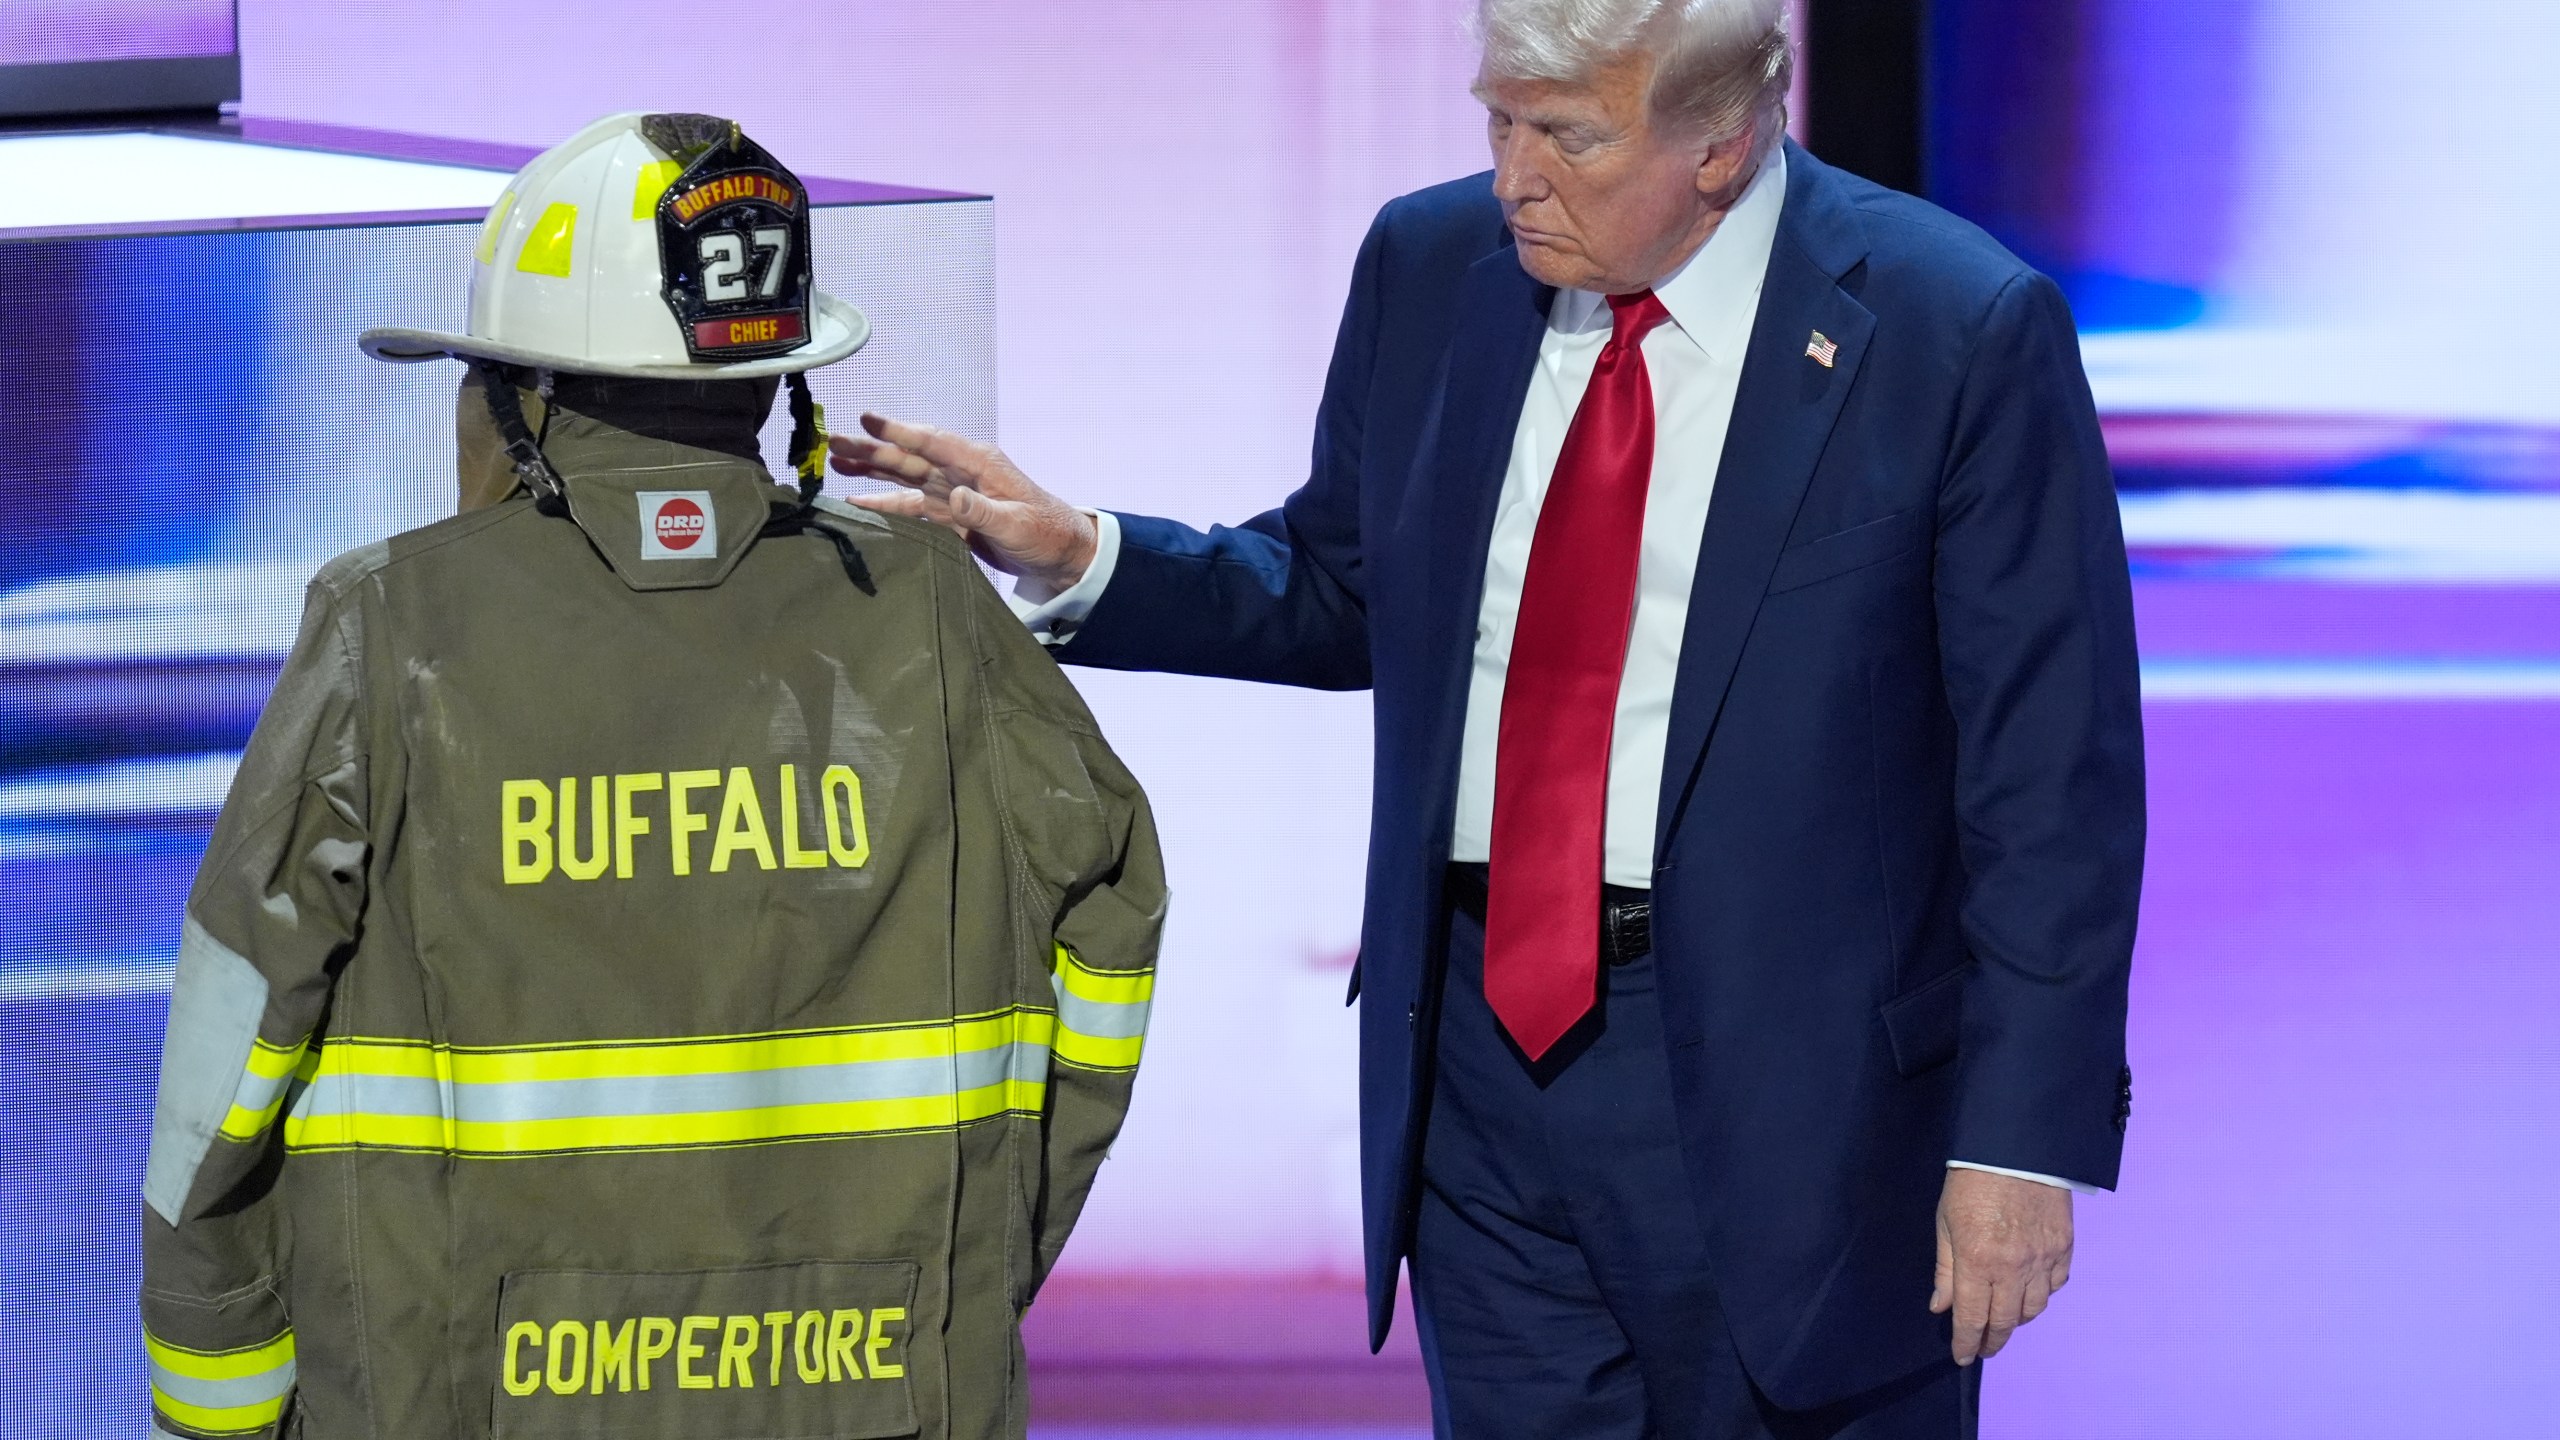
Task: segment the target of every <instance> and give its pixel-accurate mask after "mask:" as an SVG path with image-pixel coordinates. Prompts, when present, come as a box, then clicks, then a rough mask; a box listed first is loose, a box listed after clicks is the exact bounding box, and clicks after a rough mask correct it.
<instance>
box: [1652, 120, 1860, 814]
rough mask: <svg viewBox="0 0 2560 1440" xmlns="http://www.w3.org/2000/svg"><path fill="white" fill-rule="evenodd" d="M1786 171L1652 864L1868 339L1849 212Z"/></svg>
mask: <svg viewBox="0 0 2560 1440" xmlns="http://www.w3.org/2000/svg"><path fill="white" fill-rule="evenodd" d="M1787 163H1788V168H1789V174H1788V183H1787V200H1786V208H1785V210H1784V212H1783V213H1782V215H1781V217H1780V219H1779V222H1778V236H1777V244H1776V245H1775V247H1774V248H1773V249H1772V251H1771V252H1770V256H1769V273H1768V278H1767V279H1766V280H1765V281H1764V282H1763V284H1762V286H1761V290H1760V313H1759V316H1758V318H1757V319H1756V320H1754V321H1753V323H1752V330H1751V344H1750V348H1749V350H1748V351H1746V352H1745V354H1744V357H1743V363H1742V383H1741V388H1740V390H1739V391H1738V392H1737V393H1736V395H1735V397H1734V405H1733V424H1732V427H1731V429H1730V430H1729V431H1728V432H1727V433H1726V437H1725V447H1724V458H1723V461H1722V463H1721V465H1720V466H1719V467H1718V469H1717V471H1716V489H1715V497H1714V499H1713V500H1712V501H1711V502H1710V503H1709V505H1708V507H1707V526H1706V534H1705V537H1704V539H1703V540H1702V541H1701V542H1700V544H1699V548H1698V571H1697V579H1696V580H1695V582H1694V583H1693V584H1692V585H1691V587H1690V591H1689V617H1688V623H1687V627H1686V629H1685V630H1684V631H1683V632H1682V635H1681V641H1680V674H1679V678H1678V680H1677V681H1676V682H1675V683H1674V685H1673V688H1672V697H1671V725H1670V734H1669V737H1668V741H1667V743H1666V745H1665V747H1664V751H1663V757H1662V803H1661V809H1660V812H1659V815H1660V820H1659V823H1658V825H1657V826H1656V829H1655V840H1654V859H1655V863H1656V864H1659V863H1660V862H1661V859H1662V855H1663V853H1664V852H1665V850H1667V848H1668V847H1669V846H1670V843H1671V837H1672V835H1673V833H1674V831H1675V830H1676V828H1677V826H1678V824H1679V821H1680V817H1681V812H1682V811H1683V809H1684V808H1685V807H1686V806H1687V804H1688V797H1689V792H1690V789H1691V787H1692V786H1693V785H1694V784H1695V783H1696V779H1697V773H1698V767H1699V765H1700V763H1701V762H1703V761H1704V759H1705V758H1706V750H1707V741H1708V738H1709V737H1710V736H1711V735H1712V734H1713V733H1714V731H1715V724H1716V717H1717V715H1718V714H1719V713H1720V712H1721V711H1722V709H1723V707H1724V697H1725V693H1726V691H1727V689H1728V688H1729V687H1730V686H1731V685H1732V683H1733V671H1734V666H1735V665H1736V664H1738V663H1739V662H1740V660H1741V658H1742V646H1743V642H1744V640H1745V639H1747V638H1748V637H1749V635H1750V633H1751V625H1752V622H1753V620H1755V619H1756V618H1757V617H1758V615H1759V613H1760V599H1761V596H1762V594H1763V592H1765V591H1766V590H1767V588H1768V585H1769V574H1770V571H1771V570H1772V569H1773V568H1774V567H1775V566H1776V565H1777V561H1778V552H1779V550H1780V549H1781V548H1783V547H1784V545H1785V543H1786V538H1787V533H1788V531H1789V530H1790V529H1791V528H1792V527H1793V526H1794V524H1795V516H1796V510H1797V507H1798V505H1799V504H1800V503H1801V502H1802V501H1803V499H1804V493H1805V487H1806V486H1807V485H1808V484H1809V483H1811V481H1812V479H1813V472H1814V467H1815V466H1816V465H1817V464H1818V463H1820V461H1821V459H1822V451H1823V447H1824V446H1825V445H1826V444H1827V443H1828V442H1829V440H1830V438H1831V428H1832V425H1833V423H1834V422H1835V421H1837V420H1838V419H1839V417H1840V407H1841V404H1842V402H1843V401H1844V400H1846V399H1847V398H1848V394H1849V390H1850V387H1852V386H1853V385H1855V384H1856V383H1857V379H1858V370H1859V367H1860V366H1861V365H1862V364H1864V363H1865V360H1866V355H1867V344H1868V341H1869V339H1870V338H1871V337H1872V336H1873V334H1874V332H1875V316H1874V314H1873V313H1872V312H1870V311H1869V310H1868V309H1867V308H1866V307H1865V306H1863V305H1860V304H1859V303H1858V302H1857V301H1856V300H1854V299H1852V298H1851V297H1850V296H1849V295H1848V294H1847V293H1846V292H1844V291H1843V290H1842V289H1841V288H1840V285H1839V280H1840V278H1841V277H1842V276H1844V275H1846V274H1848V273H1849V272H1850V271H1851V270H1854V269H1855V268H1856V267H1857V264H1858V262H1859V260H1860V259H1862V258H1863V257H1864V254H1865V245H1864V241H1863V238H1862V237H1861V235H1860V233H1859V228H1858V225H1857V221H1856V218H1855V215H1854V212H1852V211H1850V210H1849V208H1848V207H1847V206H1845V205H1841V204H1837V203H1835V202H1834V197H1833V195H1832V193H1831V192H1832V190H1833V188H1834V187H1835V186H1836V185H1837V184H1838V181H1837V180H1836V179H1834V178H1833V177H1832V175H1831V172H1830V171H1829V170H1828V168H1827V167H1825V166H1823V165H1822V164H1821V162H1819V161H1817V160H1815V159H1813V158H1812V157H1811V156H1810V155H1807V154H1806V153H1805V152H1803V151H1802V150H1799V149H1796V148H1795V147H1794V146H1792V145H1790V146H1789V147H1788V153H1787ZM1817 333H1819V334H1821V335H1823V336H1825V337H1828V338H1829V339H1830V340H1832V341H1833V342H1835V343H1836V344H1837V345H1838V346H1839V349H1838V351H1837V353H1836V355H1835V357H1834V359H1833V362H1832V364H1830V365H1829V366H1825V365H1823V364H1822V363H1820V362H1819V361H1817V360H1815V359H1814V358H1813V357H1812V356H1810V355H1808V354H1807V353H1806V351H1807V347H1808V346H1809V345H1811V344H1812V342H1813V337H1814V335H1815V334H1817Z"/></svg>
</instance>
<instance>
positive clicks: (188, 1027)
mask: <svg viewBox="0 0 2560 1440" xmlns="http://www.w3.org/2000/svg"><path fill="white" fill-rule="evenodd" d="M266 1013H267V980H266V977H265V976H263V975H260V974H259V973H258V971H257V968H256V967H255V966H253V965H251V964H250V963H249V962H248V961H246V960H244V959H242V958H241V957H240V955H239V953H238V952H237V951H234V950H233V949H232V948H231V947H229V946H227V945H225V944H223V943H222V942H221V941H219V940H216V939H214V938H213V936H212V935H211V934H209V933H207V931H206V930H205V928H204V927H203V926H202V925H199V924H197V923H196V919H195V917H194V916H192V915H190V916H188V917H187V924H186V930H185V933H184V936H183V938H182V939H181V940H180V941H179V944H178V974H177V979H176V981H175V982H174V984H172V986H171V987H170V990H169V1033H168V1035H167V1037H166V1038H165V1039H163V1040H162V1041H161V1044H160V1093H159V1098H158V1099H157V1100H155V1101H154V1102H153V1103H152V1108H151V1152H150V1157H149V1158H148V1160H146V1161H145V1162H144V1165H143V1172H142V1199H143V1202H144V1203H145V1204H148V1205H149V1206H150V1207H151V1208H152V1209H153V1210H155V1211H157V1212H159V1215H160V1218H161V1219H163V1220H166V1221H168V1222H169V1223H170V1224H172V1225H175V1224H177V1223H178V1217H179V1216H180V1214H181V1213H183V1212H184V1211H185V1209H186V1204H187V1192H188V1191H189V1190H192V1189H193V1188H195V1183H196V1171H197V1170H199V1169H201V1168H202V1167H203V1165H204V1157H205V1152H206V1151H207V1150H208V1149H210V1148H211V1147H212V1145H213V1137H214V1136H215V1135H216V1134H218V1133H220V1132H221V1129H222V1122H223V1119H224V1117H226V1116H228V1115H229V1114H230V1113H231V1105H232V1102H233V1101H234V1100H235V1099H236V1098H238V1096H239V1093H240V1085H241V1081H242V1080H243V1079H244V1078H245V1077H246V1076H247V1074H248V1069H249V1052H250V1050H251V1048H252V1047H253V1046H255V1045H256V1043H257V1039H258V1023H259V1021H260V1020H261V1019H263V1018H264V1017H265V1015H266Z"/></svg>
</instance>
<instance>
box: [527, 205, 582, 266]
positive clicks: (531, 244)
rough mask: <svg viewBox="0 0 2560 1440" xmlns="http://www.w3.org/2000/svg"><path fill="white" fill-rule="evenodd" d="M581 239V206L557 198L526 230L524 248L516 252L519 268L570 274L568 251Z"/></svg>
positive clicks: (544, 208)
mask: <svg viewBox="0 0 2560 1440" xmlns="http://www.w3.org/2000/svg"><path fill="white" fill-rule="evenodd" d="M577 239H578V207H577V206H575V205H572V204H570V203H569V202H568V201H566V200H554V201H552V202H551V203H550V204H549V205H547V206H545V207H543V211H542V218H541V219H539V220H536V221H534V222H533V228H532V229H530V230H528V231H526V232H525V237H524V249H523V250H521V251H519V252H518V253H517V255H516V268H517V269H518V270H521V271H523V272H524V273H525V274H527V275H557V276H559V277H560V278H561V279H563V280H566V279H568V278H569V255H570V252H571V250H572V249H573V248H575V246H576V244H577Z"/></svg>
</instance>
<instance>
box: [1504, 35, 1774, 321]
mask: <svg viewBox="0 0 2560 1440" xmlns="http://www.w3.org/2000/svg"><path fill="white" fill-rule="evenodd" d="M1652 76H1653V59H1652V57H1651V56H1649V55H1646V54H1643V53H1641V52H1638V53H1635V54H1631V55H1626V56H1622V57H1620V58H1619V59H1617V60H1615V61H1612V62H1610V63H1609V64H1608V65H1606V66H1604V67H1602V68H1601V69H1600V70H1599V71H1598V72H1597V73H1595V74H1593V75H1592V77H1591V78H1590V79H1589V81H1587V82H1585V83H1582V84H1570V85H1569V84H1562V83H1559V82H1556V81H1552V80H1509V79H1498V78H1495V77H1493V76H1490V75H1487V76H1481V77H1479V78H1478V80H1477V81H1476V98H1478V99H1480V100H1482V101H1483V102H1484V105H1485V116H1486V130H1487V136H1488V138H1490V139H1491V141H1492V142H1493V165H1494V175H1493V193H1494V194H1495V196H1496V197H1498V198H1499V199H1500V200H1501V201H1502V213H1503V216H1504V218H1506V219H1507V220H1509V221H1510V223H1511V233H1512V235H1513V236H1514V237H1515V238H1516V239H1517V240H1518V242H1519V249H1520V265H1521V268H1522V269H1525V270H1527V271H1528V272H1529V274H1530V275H1531V276H1532V277H1534V278H1536V279H1537V280H1538V281H1539V282H1540V283H1542V284H1546V285H1557V286H1569V287H1571V288H1573V289H1577V290H1597V291H1601V292H1604V293H1607V294H1626V293H1629V292H1632V291H1636V290H1642V289H1644V288H1645V287H1646V286H1649V285H1651V284H1652V283H1653V282H1654V281H1655V280H1657V279H1660V278H1661V277H1662V276H1664V275H1666V274H1668V273H1670V272H1671V271H1672V270H1674V269H1677V268H1678V267H1679V265H1680V263H1681V262H1682V261H1684V260H1686V259H1688V258H1689V256H1690V255H1691V254H1692V253H1694V252H1695V251H1696V249H1697V247H1698V246H1699V245H1700V244H1703V243H1704V242H1705V240H1706V238H1707V236H1708V235H1710V234H1712V233H1714V231H1715V226H1716V222H1717V221H1718V220H1719V219H1720V218H1721V217H1722V212H1721V211H1719V210H1717V209H1716V208H1714V206H1713V205H1712V204H1711V203H1710V201H1711V197H1714V196H1718V195H1720V194H1721V193H1722V192H1723V191H1724V190H1725V189H1726V188H1728V187H1729V186H1730V185H1731V184H1732V182H1733V180H1734V179H1735V178H1736V176H1738V175H1739V174H1740V172H1741V168H1742V164H1743V160H1744V157H1745V156H1747V155H1748V154H1749V153H1750V139H1749V137H1748V136H1745V137H1743V138H1742V139H1740V140H1737V141H1734V142H1731V143H1728V144H1725V145H1719V146H1717V147H1715V148H1714V150H1713V151H1710V150H1709V149H1708V148H1707V147H1706V146H1705V145H1704V144H1702V143H1699V142H1696V141H1693V140H1688V139H1683V138H1680V137H1678V136H1676V135H1666V134H1664V133H1662V132H1661V131H1660V130H1658V129H1657V128H1656V127H1655V125H1654V123H1653V119H1652V116H1651V114H1650V113H1649V107H1648V106H1647V105H1646V103H1645V92H1646V89H1647V86H1648V84H1649V82H1650V81H1651V79H1652Z"/></svg>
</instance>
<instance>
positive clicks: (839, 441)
mask: <svg viewBox="0 0 2560 1440" xmlns="http://www.w3.org/2000/svg"><path fill="white" fill-rule="evenodd" d="M862 428H863V430H864V432H865V433H864V434H861V435H829V436H828V437H827V452H828V453H827V459H828V463H829V464H831V465H832V466H834V467H835V471H836V473H837V474H839V475H856V476H868V477H870V478H873V479H879V480H891V481H895V482H897V483H898V484H899V485H902V486H904V487H906V488H904V489H901V490H888V491H882V492H880V493H878V494H873V495H856V496H852V497H850V499H851V501H852V503H854V504H856V505H859V506H861V507H863V508H864V509H866V510H877V511H879V512H880V513H881V514H883V515H906V516H911V517H913V518H915V519H919V520H930V521H932V522H934V523H935V524H937V525H947V526H949V527H951V529H952V531H953V532H954V533H956V534H958V535H959V536H960V538H962V539H964V540H966V541H968V542H969V548H971V549H972V550H975V551H976V552H977V553H978V557H979V558H980V559H982V560H984V561H986V562H987V563H988V564H990V565H993V566H994V567H996V568H997V569H999V570H1002V571H1004V572H1005V573H1006V574H1008V575H1020V576H1026V577H1028V578H1030V579H1033V580H1036V581H1038V582H1040V583H1042V584H1044V585H1047V586H1048V587H1049V589H1050V590H1051V591H1052V592H1056V591H1060V590H1064V589H1066V588H1068V587H1069V586H1071V585H1073V584H1075V583H1076V582H1077V581H1078V580H1081V579H1083V578H1084V572H1085V569H1086V567H1088V566H1090V565H1091V564H1092V563H1093V548H1094V543H1095V530H1094V524H1093V517H1091V516H1089V515H1087V514H1085V513H1084V512H1083V511H1081V510H1078V509H1077V508H1075V507H1074V506H1072V505H1069V504H1068V503H1066V502H1065V501H1063V500H1061V499H1059V498H1058V497H1057V496H1055V495H1052V494H1050V493H1049V492H1048V491H1046V490H1043V489H1041V488H1040V487H1039V486H1037V485H1034V484H1032V483H1031V477H1030V476H1028V475H1025V474H1023V473H1022V471H1021V470H1020V469H1018V468H1016V466H1015V465H1014V463H1013V462H1012V461H1010V460H1008V459H1006V458H1005V456H1004V452H1003V451H1001V450H998V449H997V448H996V447H994V446H993V445H981V444H979V443H978V442H977V441H975V440H967V439H963V438H961V437H960V436H957V435H954V434H952V433H951V432H950V431H948V430H936V429H934V428H933V427H932V426H930V425H908V424H904V423H902V422H900V421H896V420H892V419H890V418H888V417H887V416H885V415H872V414H868V413H866V414H865V415H864V416H863V417H862Z"/></svg>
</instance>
